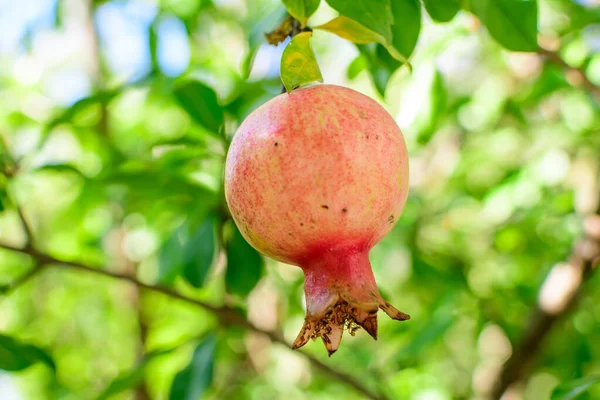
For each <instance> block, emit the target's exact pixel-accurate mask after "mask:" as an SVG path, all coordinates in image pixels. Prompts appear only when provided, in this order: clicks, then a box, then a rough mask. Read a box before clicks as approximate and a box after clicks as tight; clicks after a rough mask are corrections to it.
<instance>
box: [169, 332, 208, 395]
mask: <svg viewBox="0 0 600 400" xmlns="http://www.w3.org/2000/svg"><path fill="white" fill-rule="evenodd" d="M216 345H217V338H216V337H215V336H214V335H212V334H211V335H208V336H207V337H206V338H204V340H203V341H202V342H201V343H200V344H199V345H198V347H196V350H194V355H193V356H192V361H191V362H190V364H189V365H188V366H187V367H186V368H185V369H184V370H182V371H180V372H179V373H178V374H177V375H175V379H174V380H173V384H172V385H171V393H170V395H169V399H170V400H198V399H200V398H201V397H202V395H203V394H204V392H206V390H207V389H208V388H209V387H210V385H211V384H212V380H213V368H214V361H215V348H216Z"/></svg>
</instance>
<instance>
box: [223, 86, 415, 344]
mask: <svg viewBox="0 0 600 400" xmlns="http://www.w3.org/2000/svg"><path fill="white" fill-rule="evenodd" d="M407 193H408V156H407V151H406V145H405V144H404V139H403V137H402V133H401V132H400V129H399V128H398V125H396V123H395V121H394V119H393V118H392V117H391V116H390V115H389V114H388V113H387V112H386V111H385V110H384V109H383V108H382V107H381V106H380V105H379V104H377V103H376V102H375V101H374V100H372V99H370V98H369V97H367V96H365V95H363V94H360V93H358V92H356V91H354V90H351V89H347V88H343V87H340V86H334V85H324V84H318V85H315V86H310V87H305V88H301V89H297V90H294V91H292V92H291V93H289V94H288V93H284V94H281V95H279V96H277V97H275V98H274V99H272V100H270V101H269V102H267V103H266V104H264V105H262V106H261V107H259V108H258V109H257V110H255V111H254V112H253V113H252V114H250V115H249V116H248V117H247V118H246V120H245V121H244V122H243V123H242V125H241V126H240V127H239V129H238V131H237V133H236V134H235V137H234V138H233V141H232V143H231V147H230V148H229V153H228V155H227V163H226V171H225V194H226V198H227V203H228V204H229V208H230V210H231V214H232V215H233V219H234V220H235V223H236V224H237V226H238V228H239V229H240V231H241V233H242V234H243V235H244V237H245V238H246V240H248V242H249V243H250V244H251V245H252V246H254V248H256V249H257V250H258V251H260V252H262V253H263V254H265V255H267V256H269V257H271V258H274V259H276V260H280V261H283V262H285V263H289V264H293V265H297V266H299V267H300V268H302V270H303V271H304V275H305V282H304V291H305V295H306V304H307V315H306V320H305V322H304V326H303V327H302V330H301V331H300V334H299V335H298V337H297V338H296V340H295V342H294V346H293V347H294V348H299V347H301V346H303V345H305V344H306V343H307V342H308V340H309V339H311V338H312V339H317V338H318V337H321V339H322V340H323V342H324V343H325V346H326V347H327V350H328V351H329V355H331V354H333V353H334V352H335V351H336V350H337V349H338V347H339V344H340V341H341V339H342V333H343V330H344V328H346V329H348V330H349V331H350V332H351V333H352V334H354V331H355V330H356V328H357V327H358V326H361V327H363V328H364V329H365V330H366V331H367V332H368V333H369V334H370V335H371V336H373V338H375V339H377V310H378V308H381V309H382V310H383V311H385V312H386V313H387V314H388V315H389V316H390V317H391V318H393V319H396V320H400V321H403V320H407V319H409V318H410V317H409V316H408V315H407V314H404V313H402V312H400V311H398V310H397V309H395V308H394V307H393V306H391V305H390V304H389V303H387V302H386V301H385V300H384V299H383V298H382V297H381V295H380V294H379V290H378V289H377V285H376V283H375V278H374V276H373V272H372V270H371V264H370V263H369V250H370V249H371V248H372V247H373V246H374V245H375V244H376V243H377V242H379V241H380V240H381V239H382V238H383V236H385V235H386V234H387V233H388V232H389V231H390V230H391V229H392V227H393V226H394V224H395V223H396V221H397V220H398V217H399V216H400V213H401V212H402V209H403V207H404V204H405V202H406V197H407Z"/></svg>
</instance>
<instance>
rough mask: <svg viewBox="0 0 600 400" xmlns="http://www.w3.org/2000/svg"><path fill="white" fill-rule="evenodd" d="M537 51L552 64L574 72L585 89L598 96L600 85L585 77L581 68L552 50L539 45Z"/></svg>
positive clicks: (599, 95)
mask: <svg viewBox="0 0 600 400" xmlns="http://www.w3.org/2000/svg"><path fill="white" fill-rule="evenodd" d="M537 52H538V53H539V54H541V55H542V56H544V57H546V59H547V60H548V61H550V62H552V63H553V64H556V65H558V66H559V67H561V68H564V69H566V70H567V71H571V72H572V73H574V74H576V76H577V77H578V79H579V80H581V83H582V85H583V86H584V87H585V89H586V90H587V91H588V92H590V93H591V94H593V95H595V96H596V97H597V98H600V86H598V85H596V84H595V83H594V82H592V81H591V80H590V79H589V78H588V77H587V75H586V74H585V70H584V69H583V68H577V67H573V66H571V65H569V64H568V63H567V62H566V61H565V60H564V59H563V58H562V57H561V56H560V55H559V54H558V53H556V52H554V51H550V50H546V49H543V48H541V47H540V48H539V49H538V50H537Z"/></svg>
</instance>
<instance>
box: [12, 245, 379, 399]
mask: <svg viewBox="0 0 600 400" xmlns="http://www.w3.org/2000/svg"><path fill="white" fill-rule="evenodd" d="M0 248H3V249H6V250H11V251H16V252H19V253H23V254H28V255H29V256H31V257H33V258H34V259H36V260H38V262H39V263H40V264H41V265H44V266H45V265H57V266H61V267H68V268H72V269H75V270H79V271H84V272H87V273H93V274H97V275H102V276H105V277H108V278H113V279H119V280H122V281H126V282H129V283H132V284H133V285H135V286H137V287H138V288H140V289H145V290H148V291H151V292H154V293H161V294H163V295H166V296H168V297H171V298H174V299H178V300H180V301H183V302H185V303H188V304H192V305H195V306H198V307H201V308H203V309H205V310H206V311H209V312H211V313H212V314H214V315H215V316H216V317H217V319H218V320H219V323H220V324H222V325H238V326H241V327H243V328H245V329H248V330H251V331H254V332H258V333H261V334H263V335H266V336H268V337H269V338H270V339H271V340H272V341H273V342H276V343H279V344H283V345H284V346H286V347H287V348H290V349H291V347H292V346H291V344H290V343H288V342H286V341H285V339H284V338H283V337H282V336H281V335H280V334H278V333H277V332H273V331H267V330H264V329H261V328H259V327H257V326H255V325H254V324H252V323H251V322H250V321H248V320H247V319H245V318H244V317H243V316H242V315H240V314H239V313H238V312H237V311H236V310H235V309H233V308H231V307H227V306H220V307H219V306H214V305H212V304H210V303H207V302H205V301H202V300H197V299H193V298H191V297H187V296H185V295H182V294H181V293H178V292H176V291H175V290H173V289H171V288H168V287H164V286H154V285H149V284H146V283H143V282H140V281H138V280H137V279H135V278H134V277H132V276H130V275H126V274H123V273H118V272H112V271H108V270H106V269H100V268H97V267H92V266H89V265H86V264H82V263H79V262H74V261H66V260H59V259H57V258H54V257H52V256H50V255H48V254H46V253H42V252H40V251H38V250H36V249H34V248H19V247H15V246H12V245H8V244H2V243H0ZM300 353H301V354H302V355H303V356H305V357H306V358H307V359H308V360H309V361H310V364H311V365H312V366H313V367H315V368H318V369H320V370H321V371H323V372H325V373H326V374H327V375H329V376H330V377H332V378H334V379H336V380H338V381H340V382H343V383H345V384H346V385H348V386H350V387H352V388H354V389H355V390H356V391H357V392H359V393H361V394H363V395H364V396H365V397H366V398H368V399H372V400H388V398H387V396H385V395H384V394H380V393H376V392H375V391H373V390H371V389H370V388H368V387H367V386H365V385H364V384H363V383H361V382H360V381H359V380H358V379H356V378H354V377H352V376H350V375H348V374H346V373H344V372H341V371H338V370H336V369H334V368H332V367H330V366H329V365H327V364H325V363H323V362H322V361H320V360H318V359H317V358H315V357H314V356H312V355H310V354H307V353H305V352H302V351H300Z"/></svg>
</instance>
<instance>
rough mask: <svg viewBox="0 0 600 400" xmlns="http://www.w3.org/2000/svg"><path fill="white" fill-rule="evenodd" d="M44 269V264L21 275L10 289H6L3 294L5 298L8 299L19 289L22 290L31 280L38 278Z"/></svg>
mask: <svg viewBox="0 0 600 400" xmlns="http://www.w3.org/2000/svg"><path fill="white" fill-rule="evenodd" d="M42 268H43V265H42V264H38V265H36V266H34V267H33V268H31V269H30V270H29V271H27V272H25V273H24V274H23V275H21V276H20V277H18V278H17V279H15V280H14V281H13V282H12V283H11V284H10V285H9V286H8V288H6V289H4V290H3V291H2V292H1V294H2V295H3V296H4V297H8V296H9V295H11V294H12V293H13V292H14V291H15V290H17V289H18V288H20V287H21V286H23V285H25V284H26V283H27V282H29V281H30V280H31V278H33V277H34V276H36V275H37V274H38V273H39V272H40V271H41V270H42Z"/></svg>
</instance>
